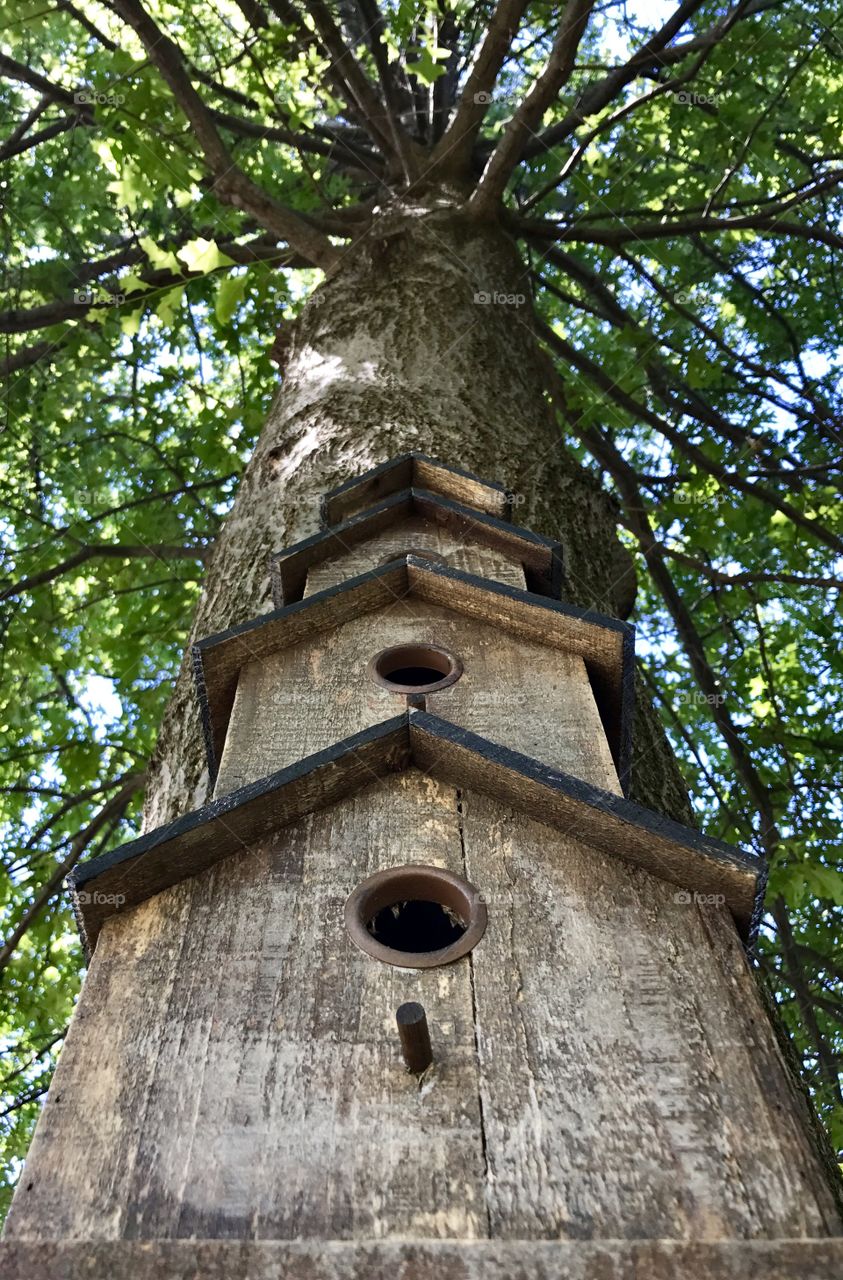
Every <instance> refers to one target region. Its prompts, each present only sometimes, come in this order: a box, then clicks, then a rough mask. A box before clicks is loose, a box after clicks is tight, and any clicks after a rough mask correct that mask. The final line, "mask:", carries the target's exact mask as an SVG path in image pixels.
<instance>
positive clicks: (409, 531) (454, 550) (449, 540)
mask: <svg viewBox="0 0 843 1280" xmlns="http://www.w3.org/2000/svg"><path fill="white" fill-rule="evenodd" d="M415 549H418V550H420V551H422V552H424V551H432V552H434V553H435V554H436V555H439V556H442V557H443V558H444V559H445V560H446V561H447V563H448V564H449V565H451V566H452V567H453V568H455V569H459V570H461V571H462V572H463V573H472V574H474V575H475V576H477V577H480V578H492V579H494V580H495V581H496V582H505V583H507V584H508V585H509V586H512V587H516V588H520V589H521V590H524V589H525V588H526V577H525V574H524V568H523V566H522V565H521V563H520V562H519V561H517V560H511V559H509V558H508V557H507V556H504V555H502V554H501V553H500V552H499V551H495V550H494V549H493V548H491V547H484V546H481V545H479V544H478V543H477V541H476V540H473V541H470V540H468V539H466V538H463V537H460V536H459V535H458V534H455V533H454V532H453V531H452V530H450V529H448V527H447V526H446V525H442V524H434V523H433V521H431V520H426V519H425V518H424V516H418V515H414V516H408V517H407V518H406V519H405V520H403V521H400V522H399V523H396V524H394V525H392V526H391V527H390V528H389V529H387V530H385V531H384V532H383V533H380V534H378V535H377V536H376V537H373V538H369V539H366V541H364V542H361V543H360V544H358V545H357V546H354V547H350V548H347V549H345V550H343V551H342V552H341V553H339V554H337V555H336V556H334V557H332V558H331V559H329V560H325V561H323V562H322V563H321V564H315V565H312V566H311V567H310V569H309V570H308V574H307V585H306V587H305V592H304V594H305V596H310V595H315V594H316V593H317V592H319V591H324V590H326V588H328V587H333V586H335V585H336V584H337V583H339V582H343V581H345V580H346V579H348V578H351V577H355V576H357V575H358V574H361V573H367V572H368V571H370V570H372V569H376V568H377V567H378V566H379V565H382V564H383V563H384V562H386V561H388V560H390V559H394V558H396V557H399V556H404V555H405V554H406V552H407V551H408V550H410V551H412V550H415Z"/></svg>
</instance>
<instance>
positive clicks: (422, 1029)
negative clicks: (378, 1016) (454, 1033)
mask: <svg viewBox="0 0 843 1280" xmlns="http://www.w3.org/2000/svg"><path fill="white" fill-rule="evenodd" d="M395 1020H396V1022H397V1023H398V1035H399V1036H400V1037H401V1052H402V1054H403V1055H404V1062H405V1063H406V1066H407V1070H408V1071H411V1072H412V1073H413V1075H416V1076H419V1075H421V1073H422V1072H423V1071H426V1070H427V1068H428V1067H429V1066H430V1064H431V1062H432V1061H433V1050H432V1049H431V1047H430V1032H429V1031H428V1027H427V1014H426V1013H425V1011H424V1007H423V1006H422V1005H420V1004H419V1003H418V1002H417V1001H416V1000H408V1001H407V1003H406V1004H402V1005H400V1006H399V1008H398V1010H397V1012H396V1014H395Z"/></svg>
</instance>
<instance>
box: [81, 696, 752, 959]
mask: <svg viewBox="0 0 843 1280" xmlns="http://www.w3.org/2000/svg"><path fill="white" fill-rule="evenodd" d="M447 692H448V691H447V690H442V691H441V694H440V695H435V696H437V697H438V696H441V695H444V694H445V693H447ZM385 696H387V697H391V696H392V695H385ZM432 696H433V695H431V697H432ZM580 705H581V708H582V710H583V713H585V712H587V710H588V704H587V703H582V704H580ZM486 711H487V714H488V715H489V723H490V729H489V731H490V732H496V731H497V732H499V731H500V726H499V725H498V727H497V729H496V727H495V724H494V723H493V722H494V721H495V720H497V719H498V718H499V713H500V708H499V707H498V706H496V705H495V704H494V703H491V704H487V706H486ZM477 713H478V707H475V708H474V709H473V712H472V714H473V715H474V716H475V719H476V717H477ZM453 714H456V715H458V714H459V708H458V707H457V708H455V710H454V712H453ZM409 716H410V719H409V732H408V720H407V718H406V717H407V713H405V714H404V715H402V716H397V717H393V718H392V719H391V720H388V721H383V722H381V723H379V724H376V725H375V726H374V727H373V728H371V729H364V730H363V731H362V732H361V733H359V734H356V735H353V736H352V737H351V738H346V739H344V740H343V741H342V742H340V743H339V744H337V745H336V746H334V747H330V748H327V749H326V750H324V751H321V752H316V753H315V754H314V755H312V756H308V757H307V758H306V759H304V760H303V761H297V762H296V763H295V764H292V765H289V766H288V767H287V768H282V769H280V770H278V771H277V772H276V773H274V774H270V775H269V776H268V777H267V778H263V779H261V780H260V781H258V782H254V783H249V784H247V785H246V786H245V787H242V788H240V789H239V790H236V791H232V792H231V793H230V794H228V795H226V796H223V797H220V798H219V799H217V800H213V801H211V802H210V804H208V805H206V806H204V807H203V808H202V809H198V810H196V811H195V812H193V813H191V814H187V815H186V816H185V817H184V818H180V819H178V821H176V822H174V823H171V824H170V825H169V826H166V827H161V828H159V829H158V830H156V831H153V832H150V833H149V834H148V835H146V836H142V837H141V838H140V839H139V840H134V841H132V842H131V843H129V844H127V845H123V846H121V847H120V848H118V849H115V850H113V851H112V852H110V853H107V854H102V855H100V857H98V858H93V859H91V860H89V861H88V862H84V863H80V864H79V866H78V867H77V868H76V869H75V870H74V871H73V872H72V873H71V876H70V877H69V880H70V883H71V885H72V886H73V889H74V904H75V906H76V909H77V913H78V915H79V917H80V921H81V927H82V929H83V935H84V936H85V937H86V939H87V942H88V945H89V946H93V945H94V943H95V941H96V936H97V934H98V932H99V929H100V928H101V927H102V923H103V921H104V920H105V919H107V918H108V917H109V916H112V915H114V914H116V913H119V912H120V911H123V910H126V909H128V908H129V907H131V906H132V905H133V904H135V903H137V902H140V901H143V900H144V899H146V898H148V897H149V896H150V895H152V894H155V893H158V892H159V891H160V890H161V889H163V888H165V887H167V886H168V885H172V884H175V883H177V882H178V881H180V880H183V879H185V878H187V877H189V876H192V875H196V874H198V873H199V872H200V871H202V870H205V869H207V868H208V867H211V866H213V865H215V864H216V863H217V862H219V861H220V860H221V859H223V858H225V857H228V856H229V855H230V854H231V853H234V852H237V851H238V850H239V849H242V848H244V847H248V846H249V845H250V844H251V843H252V842H254V841H255V840H259V839H261V838H263V837H265V836H266V835H268V834H269V833H270V832H272V831H275V830H277V829H278V828H279V827H281V826H284V825H285V824H287V823H289V822H292V821H294V820H297V819H298V818H300V817H302V816H304V815H305V814H307V813H310V812H314V811H317V810H319V809H321V808H324V807H325V805H326V804H329V803H332V802H333V801H335V800H336V799H337V798H338V797H340V796H342V795H344V794H350V793H352V792H354V791H355V790H359V788H360V787H361V786H364V785H366V783H367V782H368V781H369V779H370V778H372V777H385V776H388V775H389V774H390V773H392V772H394V771H395V770H397V769H402V768H406V767H407V765H408V764H409V763H410V762H411V761H412V762H413V763H414V764H415V765H416V767H418V768H420V769H422V770H423V771H425V772H427V773H429V774H430V775H431V776H435V777H439V778H441V779H442V780H443V781H446V782H450V783H452V784H453V785H454V786H457V787H475V788H476V789H477V790H478V791H480V792H482V793H484V794H488V795H492V796H493V797H496V798H499V799H502V800H504V801H505V802H506V803H508V804H514V805H516V806H517V807H518V808H519V809H520V810H521V811H522V812H524V813H528V814H531V815H533V816H535V817H537V818H539V819H540V820H541V821H543V822H545V823H547V824H548V825H550V826H552V827H554V828H555V829H556V830H557V831H561V832H570V833H575V834H576V835H577V837H578V838H579V839H580V840H582V841H583V842H584V843H586V844H587V845H589V846H590V847H592V848H596V849H598V850H600V851H602V852H605V853H609V854H611V855H612V856H613V857H620V858H623V859H625V860H627V861H630V862H633V863H635V864H637V865H640V866H644V867H646V868H648V869H649V870H651V871H652V872H654V873H655V874H656V875H658V876H660V877H661V878H663V879H666V880H669V881H671V882H672V883H675V884H677V885H678V886H680V887H681V889H682V890H683V891H685V892H686V893H687V894H688V895H689V896H690V895H691V894H696V895H704V896H709V895H715V896H722V898H723V901H724V903H725V905H727V906H728V907H729V909H730V911H731V912H732V913H733V915H734V916H735V919H736V920H737V922H738V923H739V925H740V927H741V929H742V931H743V933H744V935H745V936H751V932H752V927H753V922H754V919H755V918H756V916H757V909H758V906H759V903H760V896H761V893H762V892H763V880H764V876H763V872H764V868H763V865H762V864H761V863H760V862H759V860H758V859H756V858H755V857H753V856H752V855H749V854H746V853H744V852H743V851H742V850H740V849H736V848H733V847H732V846H730V845H725V844H723V843H722V842H721V841H717V840H712V839H709V838H707V837H705V836H701V835H700V834H699V833H698V832H696V831H693V830H692V829H691V828H689V827H683V826H682V825H681V824H679V823H676V822H672V821H671V820H670V819H667V818H664V817H663V816H661V815H660V814H656V813H652V812H650V811H649V810H647V809H642V808H641V807H640V806H638V805H635V804H633V803H631V802H630V801H627V800H624V799H623V798H621V797H620V796H618V795H616V794H612V792H611V791H609V790H603V789H601V788H600V787H597V786H594V785H592V784H591V783H588V782H585V781H582V780H581V779H577V778H572V777H569V776H568V775H566V774H565V773H563V772H561V771H560V770H559V769H558V768H554V767H548V766H546V765H542V764H540V763H538V762H536V761H535V760H534V759H531V758H530V757H527V756H525V755H521V754H519V753H518V752H515V751H511V750H509V749H508V748H505V747H502V746H500V744H496V743H493V742H489V741H488V740H487V739H485V738H482V737H480V736H478V735H477V734H476V733H473V732H471V731H470V730H467V729H463V728H460V727H459V726H457V725H454V724H452V723H450V722H449V721H447V720H445V719H442V718H440V717H438V716H434V715H430V714H428V713H424V712H417V711H412V712H410V713H409ZM516 726H517V727H516V728H513V729H511V730H510V731H509V732H510V735H511V737H512V738H514V739H515V740H516V741H517V740H518V733H519V731H520V733H521V734H523V735H525V736H526V745H527V746H528V747H532V746H533V745H534V743H533V741H532V737H531V735H532V734H533V732H534V726H533V724H532V722H531V721H530V720H518V721H516ZM295 727H296V721H295V718H294V719H292V720H291V721H290V724H289V726H287V728H286V729H285V728H284V726H282V729H283V731H284V732H287V730H288V729H289V731H291V732H292V731H294V730H295ZM336 731H337V729H336V726H333V727H330V726H329V727H328V729H327V730H326V732H327V733H334V732H336ZM559 744H562V745H561V746H560V747H559V749H560V750H561V749H562V748H563V747H564V748H565V749H567V750H574V749H576V748H577V747H578V744H579V746H580V747H581V749H582V751H583V756H582V759H581V761H580V762H575V763H576V767H578V768H580V769H581V771H582V772H585V773H588V774H589V776H591V777H599V776H601V774H603V775H607V774H609V773H610V771H611V765H610V764H609V762H608V761H607V760H606V759H605V758H604V759H602V760H601V758H600V753H599V751H596V750H593V749H592V747H591V746H590V745H589V744H587V743H580V742H579V740H578V739H577V738H576V737H575V736H573V735H571V736H567V735H566V734H565V732H564V725H563V727H562V732H561V733H560V737H559ZM559 744H554V743H553V742H551V746H550V749H551V750H554V749H555V747H556V746H557V745H559ZM247 745H248V744H247ZM544 745H545V746H546V744H544ZM252 747H253V749H254V750H255V751H256V752H258V753H260V752H261V751H262V750H263V748H262V746H261V740H260V739H255V740H253V742H252ZM274 748H275V749H277V750H278V751H280V752H283V751H284V750H285V749H286V751H287V752H288V753H290V754H292V753H294V752H295V750H296V749H297V748H295V747H293V746H292V745H291V744H290V743H289V742H287V743H286V748H285V743H284V741H283V740H282V741H280V742H278V743H275V744H274ZM245 750H246V746H244V751H245ZM248 758H249V759H250V760H251V767H252V768H257V767H259V764H260V760H261V759H264V760H265V758H266V757H265V755H263V756H261V755H258V756H252V757H248Z"/></svg>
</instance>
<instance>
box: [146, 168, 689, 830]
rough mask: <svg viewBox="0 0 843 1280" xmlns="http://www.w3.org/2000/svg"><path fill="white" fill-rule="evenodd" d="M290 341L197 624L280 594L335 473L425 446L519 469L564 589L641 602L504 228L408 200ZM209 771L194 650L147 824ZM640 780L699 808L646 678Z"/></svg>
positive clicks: (507, 480)
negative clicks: (551, 542)
mask: <svg viewBox="0 0 843 1280" xmlns="http://www.w3.org/2000/svg"><path fill="white" fill-rule="evenodd" d="M280 347H281V351H282V355H281V363H282V373H283V382H282V387H281V390H280V392H279V394H278V396H277V398H276V400H275V402H274V404H273V406H272V409H271V411H270V414H269V418H268V420H267V423H266V426H265V428H264V430H263V432H262V434H261V437H260V439H259V441H258V444H257V447H256V449H255V452H254V455H253V457H252V459H251V462H250V463H249V465H248V467H247V469H246V472H245V475H244V477H243V480H242V483H241V486H240V490H239V493H238V495H237V499H236V501H235V503H234V507H233V509H232V511H231V514H230V515H229V517H228V520H227V522H226V524H225V527H224V529H223V531H222V533H221V535H220V538H219V542H218V545H217V547H216V550H215V553H214V556H213V559H212V562H211V564H210V566H209V568H208V571H207V576H206V582H205V588H204V592H203V595H202V598H201V601H200V603H199V607H198V610H197V613H196V617H195V620H194V624H193V628H192V636H191V639H194V640H195V639H200V638H202V637H204V636H207V635H210V634H212V633H214V632H217V631H220V630H222V629H224V628H225V627H228V626H230V625H232V624H234V623H237V622H241V621H244V620H245V619H248V618H251V617H254V616H256V615H257V614H260V613H263V612H266V611H267V610H269V609H270V608H271V607H272V604H271V598H270V588H269V574H268V569H267V558H268V556H269V554H270V553H271V552H272V551H274V550H277V549H279V548H280V547H282V546H285V545H288V544H290V543H292V542H296V541H298V540H299V539H300V538H304V537H307V536H308V535H309V534H311V533H313V532H315V530H316V528H317V525H318V516H319V500H320V498H321V496H322V494H323V493H324V492H325V491H326V490H327V489H330V488H333V487H334V486H335V485H337V484H339V483H340V482H341V481H343V480H345V479H347V478H348V477H349V476H352V475H354V474H356V473H359V472H361V471H364V470H366V469H367V468H369V467H372V466H376V465H377V464H379V463H381V462H385V461H386V460H387V459H389V458H391V457H394V456H395V455H396V454H399V453H403V452H405V451H407V450H411V449H416V450H420V451H422V452H424V453H428V454H430V455H432V456H433V457H438V458H441V459H442V460H444V461H446V462H452V463H454V464H456V465H459V466H461V467H463V468H465V469H467V470H469V471H474V472H476V473H477V474H478V475H479V476H481V477H483V478H484V479H489V480H498V481H500V482H502V483H504V484H505V485H506V487H507V488H508V489H509V490H511V491H512V492H513V493H514V494H515V508H514V509H515V519H516V521H517V522H518V523H519V524H523V525H526V526H528V527H530V528H532V529H534V530H536V531H537V532H541V533H545V534H548V535H552V536H555V537H558V538H560V539H561V540H562V542H563V545H564V548H565V553H566V581H565V585H564V588H563V595H564V598H565V599H567V600H569V601H570V602H572V603H575V604H578V605H583V606H593V607H595V608H597V609H599V610H601V611H602V612H605V613H609V614H614V615H619V616H624V617H625V616H627V615H628V613H629V611H630V609H631V607H632V603H633V600H634V592H635V574H634V568H633V565H632V560H631V557H630V555H629V553H628V552H627V551H626V549H625V548H624V547H623V546H622V545H621V543H620V542H619V540H618V537H617V533H616V520H615V507H614V503H613V500H612V499H611V498H610V496H609V495H608V494H607V493H605V492H604V491H603V490H602V488H601V487H600V484H599V482H598V481H597V479H596V478H595V477H594V476H593V475H591V474H590V473H589V472H587V471H586V470H585V469H584V468H582V467H581V466H580V465H579V464H578V463H577V462H576V460H575V459H574V458H573V457H572V456H571V454H570V453H569V452H568V451H567V449H566V448H565V445H564V443H563V442H562V441H560V439H559V431H558V428H557V427H556V424H555V421H554V415H553V412H552V410H551V408H550V406H549V403H548V398H547V393H546V385H545V375H544V368H545V365H544V360H543V357H542V354H541V351H540V349H539V347H538V344H537V341H536V337H535V332H534V327H533V323H532V305H531V296H530V273H529V269H528V267H527V266H526V265H525V263H524V262H523V261H522V260H521V259H520V257H519V254H518V251H517V249H516V247H515V245H514V244H513V242H512V241H511V240H510V239H509V237H508V236H507V235H506V234H505V233H504V232H503V231H502V230H501V229H500V228H499V227H497V226H494V225H488V224H478V223H475V222H469V221H468V220H467V219H465V218H464V217H463V216H461V215H460V214H459V213H457V212H456V211H455V209H454V207H453V204H452V203H451V202H450V201H449V199H448V196H447V193H442V194H441V196H440V197H439V198H438V199H437V198H434V197H431V198H428V199H426V200H425V202H424V203H423V204H421V203H419V204H414V205H412V204H408V203H406V202H404V203H400V204H399V203H398V202H396V203H395V204H394V205H390V206H389V207H388V208H386V209H385V210H384V211H383V213H382V215H381V216H380V217H379V218H378V220H377V221H376V222H375V224H374V226H373V228H372V230H371V231H370V232H369V233H368V234H367V235H365V236H364V237H362V238H361V240H360V241H359V242H358V243H357V244H355V245H353V246H352V247H350V248H349V249H348V250H347V252H346V253H345V254H344V256H343V259H342V262H341V264H340V267H339V269H338V270H337V271H336V272H335V274H334V275H333V276H332V278H330V279H328V280H327V281H326V282H325V283H324V284H322V285H321V286H320V288H318V289H317V290H316V291H315V292H314V294H313V295H312V297H311V298H310V299H309V300H308V302H307V304H306V305H305V307H304V308H303V310H302V312H301V314H300V316H299V318H298V319H297V321H296V322H295V324H293V325H291V326H289V329H287V330H285V331H284V332H283V334H282V336H281V342H280ZM207 784H208V777H207V771H206V770H205V768H204V751H203V746H202V740H201V733H200V728H199V716H198V711H197V707H196V702H195V695H194V692H193V687H192V681H191V678H190V671H189V665H188V663H187V662H185V663H183V665H182V669H181V672H180V674H179V677H178V681H177V684H176V689H175V692H174V695H173V698H172V700H171V702H170V705H169V707H168V710H167V713H166V715H165V718H164V723H163V725H162V729H161V734H160V738H159V742H158V747H157V750H156V753H155V758H154V761H153V767H152V769H151V772H150V782H149V786H148V791H147V804H146V812H145V821H144V827H145V829H149V828H152V827H155V826H159V825H160V824H162V823H164V822H167V821H169V820H171V819H172V818H174V817H176V816H177V815H179V814H181V813H184V812H185V811H186V810H188V809H192V808H196V807H197V806H198V805H200V804H201V803H202V802H203V801H204V800H205V799H206V797H207V790H208V786H207ZM632 794H633V796H634V798H635V799H637V800H639V801H640V802H641V803H642V804H645V805H648V806H649V807H651V808H654V809H657V810H660V811H661V812H665V813H668V814H670V815H672V816H674V817H677V818H679V819H681V820H683V821H688V820H689V819H690V811H689V807H688V802H687V797H686V794H685V791H684V787H683V784H682V780H681V777H680V775H679V771H678V769H677V767H676V764H675V761H674V759H673V757H672V755H671V753H670V749H669V747H668V746H667V743H666V740H665V738H664V734H663V731H662V729H661V726H660V724H659V722H658V719H657V717H656V715H655V712H654V711H653V709H652V708H651V707H650V706H649V704H648V702H647V700H646V698H645V697H642V696H640V694H639V707H638V714H637V720H636V725H635V743H634V749H633V792H632Z"/></svg>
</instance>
